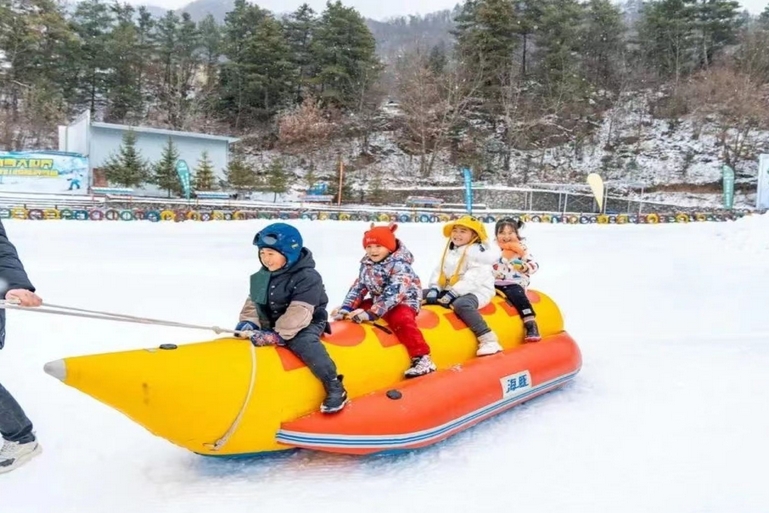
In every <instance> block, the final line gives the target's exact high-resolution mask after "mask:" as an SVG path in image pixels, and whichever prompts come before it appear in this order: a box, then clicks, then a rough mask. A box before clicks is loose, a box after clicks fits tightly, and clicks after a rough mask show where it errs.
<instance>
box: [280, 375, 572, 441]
mask: <svg viewBox="0 0 769 513" xmlns="http://www.w3.org/2000/svg"><path fill="white" fill-rule="evenodd" d="M578 373H579V369H577V370H576V371H575V372H572V373H569V374H566V375H564V376H561V377H560V378H556V379H554V380H552V381H548V382H545V383H542V384H541V385H538V386H537V387H534V388H532V389H531V390H529V391H528V392H526V393H524V394H521V395H518V396H513V397H509V398H506V399H500V400H498V401H496V402H494V403H492V404H490V405H488V406H484V407H483V408H481V409H480V410H476V411H474V412H470V413H467V414H465V415H464V416H462V417H460V418H458V419H456V420H453V421H450V422H448V423H446V424H443V425H441V426H437V427H435V428H430V429H426V430H423V431H417V432H414V433H408V434H403V435H385V436H378V435H338V434H336V435H335V434H332V435H322V434H311V435H309V434H304V433H302V432H299V431H287V430H283V429H281V430H278V433H277V435H276V440H277V441H278V442H281V443H288V444H291V443H292V442H296V443H299V444H305V445H314V446H321V447H357V448H366V447H389V446H392V447H400V446H404V445H410V444H414V443H418V442H422V441H426V440H429V439H431V438H437V437H440V436H441V435H443V434H445V433H447V432H449V431H453V430H456V429H457V428H461V427H462V426H463V425H465V424H468V423H471V422H473V421H474V420H476V419H478V418H479V417H484V416H486V415H489V414H491V413H494V412H495V411H497V410H501V409H504V408H506V407H509V406H511V405H514V404H515V403H519V402H523V401H525V400H526V399H527V398H529V397H531V396H532V395H535V394H540V393H543V392H546V391H548V389H552V388H556V387H558V386H560V385H561V384H563V383H565V382H566V381H569V380H571V379H572V378H574V376H576V375H577V374H578Z"/></svg>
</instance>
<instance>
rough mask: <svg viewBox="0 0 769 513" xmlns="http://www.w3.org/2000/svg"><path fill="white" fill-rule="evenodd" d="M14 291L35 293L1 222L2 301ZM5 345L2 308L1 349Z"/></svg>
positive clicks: (0, 286)
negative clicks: (20, 290)
mask: <svg viewBox="0 0 769 513" xmlns="http://www.w3.org/2000/svg"><path fill="white" fill-rule="evenodd" d="M13 289H27V290H29V291H32V292H34V291H35V287H33V286H32V283H30V281H29V278H28V277H27V272H26V271H25V270H24V266H23V265H22V263H21V260H19V254H18V253H17V252H16V247H15V246H14V245H13V244H12V243H11V241H9V240H8V235H6V233H5V227H4V226H3V222H2V221H0V299H5V294H6V293H7V292H8V291H9V290H13ZM4 345H5V308H0V349H2V348H3V346H4Z"/></svg>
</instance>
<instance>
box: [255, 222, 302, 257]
mask: <svg viewBox="0 0 769 513" xmlns="http://www.w3.org/2000/svg"><path fill="white" fill-rule="evenodd" d="M254 246H256V247H257V248H259V249H263V248H269V249H274V250H275V251H277V252H278V253H280V254H281V255H283V256H284V257H286V267H291V266H292V265H294V264H295V263H296V262H297V261H298V260H299V255H300V252H301V251H302V236H301V235H300V233H299V230H297V229H296V228H294V227H293V226H291V225H290V224H286V223H273V224H271V225H269V226H266V227H264V228H262V230H261V231H259V232H257V234H256V236H255V237H254Z"/></svg>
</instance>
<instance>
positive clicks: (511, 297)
mask: <svg viewBox="0 0 769 513" xmlns="http://www.w3.org/2000/svg"><path fill="white" fill-rule="evenodd" d="M497 288H498V289H499V290H501V291H502V292H503V293H504V294H505V297H507V300H508V301H509V302H510V304H512V305H513V306H514V307H515V309H516V310H518V313H519V314H520V315H521V318H522V319H523V327H524V328H525V329H526V336H525V339H524V341H525V342H537V341H539V340H541V339H542V337H540V336H539V328H538V327H537V321H536V320H534V319H535V317H536V313H535V312H534V308H533V307H532V306H531V301H529V298H528V297H527V296H526V291H525V290H524V289H523V287H521V286H520V285H505V286H502V287H497Z"/></svg>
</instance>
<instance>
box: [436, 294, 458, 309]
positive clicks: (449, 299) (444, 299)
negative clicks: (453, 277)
mask: <svg viewBox="0 0 769 513" xmlns="http://www.w3.org/2000/svg"><path fill="white" fill-rule="evenodd" d="M458 297H459V296H457V294H456V293H455V292H454V291H452V290H446V291H444V292H443V295H441V297H440V298H438V303H439V304H440V305H441V306H443V307H446V308H449V307H450V306H451V303H453V302H454V300H455V299H457V298H458Z"/></svg>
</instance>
